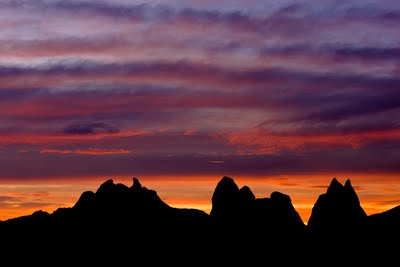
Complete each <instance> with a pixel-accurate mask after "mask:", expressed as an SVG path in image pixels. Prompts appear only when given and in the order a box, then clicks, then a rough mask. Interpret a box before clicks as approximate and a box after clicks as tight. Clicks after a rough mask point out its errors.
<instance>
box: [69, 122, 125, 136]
mask: <svg viewBox="0 0 400 267" xmlns="http://www.w3.org/2000/svg"><path fill="white" fill-rule="evenodd" d="M62 132H63V133H64V134H71V135H75V134H78V135H86V134H101V133H106V134H113V133H118V132H119V129H117V128H116V127H115V126H113V125H110V124H107V123H104V122H91V123H82V124H72V125H69V126H67V127H66V128H64V129H63V131H62Z"/></svg>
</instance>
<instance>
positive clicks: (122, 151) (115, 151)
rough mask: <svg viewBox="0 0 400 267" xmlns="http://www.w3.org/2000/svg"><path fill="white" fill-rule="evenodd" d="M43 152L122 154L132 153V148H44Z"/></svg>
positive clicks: (41, 151)
mask: <svg viewBox="0 0 400 267" xmlns="http://www.w3.org/2000/svg"><path fill="white" fill-rule="evenodd" d="M40 153H41V154H79V155H121V154H131V153H133V151H132V150H127V149H99V148H88V149H76V150H59V149H42V150H40Z"/></svg>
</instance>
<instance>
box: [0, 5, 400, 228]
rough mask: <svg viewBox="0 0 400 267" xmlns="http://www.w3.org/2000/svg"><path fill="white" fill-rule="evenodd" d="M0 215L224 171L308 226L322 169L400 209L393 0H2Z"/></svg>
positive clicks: (202, 180)
mask: <svg viewBox="0 0 400 267" xmlns="http://www.w3.org/2000/svg"><path fill="white" fill-rule="evenodd" d="M0 25H1V27H0V220H5V219H8V218H12V217H16V216H21V215H27V214H31V213H32V212H34V211H36V210H45V211H48V212H53V211H54V210H55V209H57V208H58V207H70V206H72V205H73V204H74V203H75V202H76V201H77V200H78V198H79V196H80V194H81V193H82V192H83V191H87V190H90V191H95V190H96V189H97V188H98V187H99V186H100V184H101V183H103V182H104V181H105V180H106V179H110V178H111V179H113V180H114V181H115V183H124V184H126V185H128V186H130V185H131V183H132V178H133V177H137V178H139V180H140V182H141V183H142V185H143V186H146V187H147V188H149V189H154V190H155V191H157V193H158V195H159V196H160V197H161V198H162V199H163V200H164V201H165V202H166V203H167V204H169V205H171V206H175V207H193V208H199V209H202V210H205V211H206V212H209V211H210V208H211V197H212V193H213V191H214V189H215V187H216V185H217V183H218V182H219V180H220V179H221V178H222V177H223V176H230V177H232V178H234V179H235V181H236V183H237V184H238V186H239V187H242V186H244V185H247V186H249V187H250V189H251V190H252V191H253V193H254V194H255V196H256V197H258V198H261V197H269V196H270V194H271V193H272V192H273V191H280V192H282V193H285V194H288V195H289V196H290V197H291V200H292V204H293V206H294V207H295V208H296V210H297V211H298V212H299V213H300V215H301V217H302V219H303V221H305V222H307V220H308V217H309V216H310V213H311V209H312V207H313V205H314V203H315V201H316V199H317V198H318V196H319V195H320V194H322V193H324V192H326V189H327V187H328V186H329V183H330V182H331V180H332V178H333V177H336V178H337V179H338V181H339V182H341V183H342V184H344V182H345V181H346V179H350V180H351V182H352V185H353V186H354V188H355V190H356V193H357V194H358V196H359V199H360V202H361V206H362V207H363V208H364V210H365V211H366V212H367V214H373V213H377V212H381V211H384V210H387V209H390V208H392V207H395V206H397V205H400V161H399V160H400V28H399V25H400V2H399V1H398V0H391V1H390V0H360V1H356V0H337V1H335V0H322V1H311V0H310V1H289V0H282V1H274V0H246V1H245V0H241V1H239V0H229V1H228V0H219V1H208V0H176V1H174V0H171V1H134V0H131V1H128V0H103V1H98V0H92V1H89V0H14V1H11V0H9V1H8V0H3V1H0Z"/></svg>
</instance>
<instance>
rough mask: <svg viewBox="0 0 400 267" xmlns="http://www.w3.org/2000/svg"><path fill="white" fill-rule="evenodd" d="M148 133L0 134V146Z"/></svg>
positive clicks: (133, 131) (66, 141)
mask: <svg viewBox="0 0 400 267" xmlns="http://www.w3.org/2000/svg"><path fill="white" fill-rule="evenodd" d="M148 134H151V132H150V131H146V130H129V131H121V132H116V133H107V132H105V133H98V134H85V135H68V134H46V133H2V134H0V144H50V143H59V142H63V143H75V142H80V141H89V140H102V139H105V138H112V137H130V136H138V135H148Z"/></svg>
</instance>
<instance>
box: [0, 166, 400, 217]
mask: <svg viewBox="0 0 400 267" xmlns="http://www.w3.org/2000/svg"><path fill="white" fill-rule="evenodd" d="M227 176H229V177H231V178H233V179H234V181H235V183H236V184H237V185H238V187H239V188H241V187H242V186H248V187H249V188H250V189H251V190H252V192H253V194H254V195H255V197H256V198H269V197H270V194H271V193H272V192H274V191H278V192H281V193H284V194H286V195H288V196H289V197H290V198H291V201H292V205H293V206H294V208H295V210H296V211H297V212H298V213H299V215H300V217H301V218H302V220H303V222H304V223H305V224H307V222H308V219H309V217H310V215H311V212H312V208H313V206H314V204H315V202H316V200H317V199H318V197H319V195H321V194H324V193H326V190H327V188H328V187H329V184H330V182H331V180H332V179H333V178H336V179H337V180H338V181H339V182H340V183H341V184H343V185H344V183H345V181H346V180H347V179H350V180H351V183H352V185H353V187H354V189H355V192H356V194H357V195H358V198H359V200H360V204H361V207H362V208H363V209H364V211H365V212H366V213H367V215H372V214H376V213H380V212H384V211H387V210H389V209H391V208H394V207H396V206H398V205H400V197H399V195H400V182H399V181H398V175H397V174H371V173H370V174H340V175H336V176H332V177H330V178H328V176H326V175H325V174H319V175H318V174H309V175H300V176H298V175H297V176H290V175H289V176H287V175H277V176H273V177H264V178H262V177H247V176H238V177H235V176H230V175H227ZM133 177H136V178H138V179H139V182H140V183H141V184H142V186H144V187H146V188H148V189H151V190H154V191H156V192H157V195H158V196H159V197H160V199H161V200H163V201H164V202H165V203H166V204H168V205H169V206H171V207H176V208H194V209H199V210H202V211H204V212H206V213H207V214H209V213H210V211H211V208H212V202H211V198H212V194H213V192H214V190H215V187H216V185H217V183H218V182H219V180H220V179H221V178H222V177H223V176H220V175H211V176H192V177H190V178H192V179H190V180H188V177H180V176H173V177H165V176H150V177H137V176H133ZM133 177H129V176H126V175H125V176H114V177H112V176H104V177H91V178H87V179H83V178H81V177H75V178H71V177H68V178H64V179H61V180H59V179H56V180H51V181H49V180H32V179H28V180H24V181H21V182H18V183H16V182H15V181H13V180H8V181H3V182H2V183H0V194H1V195H2V196H3V199H2V201H1V203H2V204H1V207H0V220H7V219H11V218H15V217H19V216H24V215H30V214H32V213H33V212H35V211H38V210H42V211H46V212H48V213H52V212H54V211H55V210H56V209H57V208H66V207H67V208H71V207H73V205H74V204H75V203H76V202H77V201H78V199H79V197H80V195H81V194H82V193H83V192H84V191H93V192H95V191H96V190H97V189H98V187H99V186H100V185H101V184H102V183H103V182H105V181H106V180H108V179H112V180H113V181H114V183H122V184H125V185H126V186H131V185H132V178H133ZM194 178H195V179H194ZM377 178H380V179H381V180H378V179H377ZM383 179H385V180H386V181H382V180H383ZM294 180H295V181H296V183H294V182H293V181H294ZM389 183H390V186H388V184H389Z"/></svg>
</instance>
